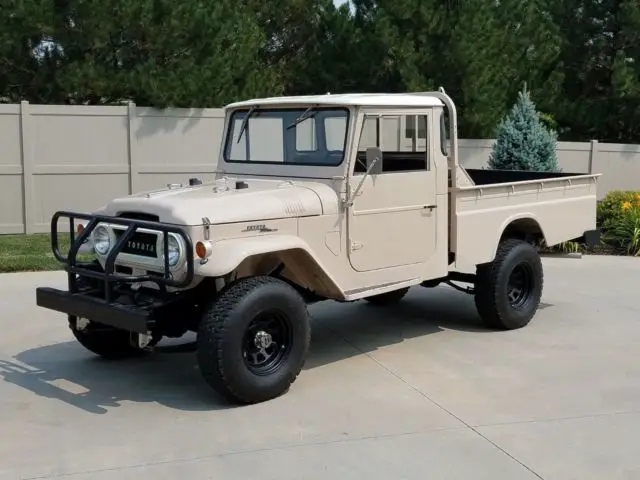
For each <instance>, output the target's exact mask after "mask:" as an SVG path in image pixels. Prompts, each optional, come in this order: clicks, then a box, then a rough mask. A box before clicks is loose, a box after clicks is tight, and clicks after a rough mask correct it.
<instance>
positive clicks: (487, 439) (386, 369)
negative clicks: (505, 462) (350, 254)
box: [314, 318, 544, 480]
mask: <svg viewBox="0 0 640 480" xmlns="http://www.w3.org/2000/svg"><path fill="white" fill-rule="evenodd" d="M314 320H316V321H318V322H319V323H322V321H321V320H318V319H317V318H314ZM323 326H324V327H325V328H326V329H327V330H329V331H330V332H332V333H333V334H334V335H337V336H338V337H340V338H341V339H342V340H343V341H344V342H345V343H347V344H348V345H351V346H352V347H353V348H355V349H356V350H357V351H358V352H360V353H361V354H362V355H365V356H367V357H368V358H369V359H370V360H372V361H373V362H375V363H376V364H377V365H378V366H379V367H380V368H382V369H383V370H385V371H386V372H387V373H389V374H391V375H393V376H394V377H395V378H396V379H398V380H399V381H401V382H402V383H404V384H405V385H406V386H408V387H409V388H411V389H412V390H413V391H414V392H416V393H418V394H419V395H421V396H422V397H424V398H425V399H426V400H428V401H429V402H431V403H432V404H433V405H435V406H436V407H438V408H440V409H441V410H442V411H444V412H446V413H447V414H449V415H450V416H452V417H453V418H455V419H456V420H457V421H458V422H460V423H461V424H462V425H464V426H465V427H466V428H468V429H469V430H471V431H472V432H474V433H475V434H476V435H478V436H479V437H480V438H482V439H484V440H485V441H486V442H488V443H490V444H491V445H493V446H494V447H495V448H497V449H498V450H500V451H501V452H502V453H503V454H505V455H506V456H507V457H509V458H511V459H512V460H513V461H514V462H516V463H518V464H520V466H522V467H523V468H524V469H526V470H528V471H529V472H530V473H531V474H532V475H535V476H536V477H537V478H539V479H540V480H544V478H543V477H542V476H541V475H540V474H539V473H538V472H536V471H535V470H534V469H533V468H531V467H529V466H528V465H527V464H525V463H524V462H522V461H520V460H518V459H517V458H516V457H514V456H513V455H511V454H510V453H509V452H507V451H506V450H505V449H504V448H502V447H501V446H499V445H498V444H497V443H495V442H494V441H492V440H490V439H489V438H487V437H486V436H484V435H483V434H482V433H481V432H479V431H478V430H477V429H476V428H475V427H474V426H472V425H471V424H469V423H467V422H465V421H464V420H463V419H462V418H460V417H459V416H458V415H456V414H455V413H453V412H452V411H451V410H448V409H447V408H445V407H443V406H442V405H440V404H439V403H438V402H436V401H435V400H434V399H433V398H431V397H430V396H429V395H428V394H426V393H425V392H423V391H422V390H420V389H419V388H417V387H416V386H414V385H412V384H411V383H409V382H408V381H406V380H405V379H404V378H402V377H401V376H400V375H399V374H398V373H396V372H395V371H393V370H392V369H391V368H389V367H387V366H386V365H384V364H383V363H381V362H379V361H378V360H377V359H376V358H375V357H374V356H373V355H371V354H370V353H368V352H366V351H364V350H363V349H361V348H360V347H358V346H357V345H356V344H355V343H353V342H351V341H350V340H349V339H347V338H346V337H345V336H344V335H342V334H341V333H340V332H338V331H336V330H334V329H333V328H331V327H329V326H328V325H326V324H325V325H323Z"/></svg>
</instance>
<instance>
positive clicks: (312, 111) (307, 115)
mask: <svg viewBox="0 0 640 480" xmlns="http://www.w3.org/2000/svg"><path fill="white" fill-rule="evenodd" d="M315 114H316V107H309V108H307V109H306V110H305V111H304V112H302V115H300V116H299V117H298V118H296V120H295V122H293V123H292V124H290V125H288V126H287V130H289V129H291V128H293V127H295V126H296V125H298V124H299V123H302V122H304V121H305V120H308V119H309V118H311V117H313V116H315Z"/></svg>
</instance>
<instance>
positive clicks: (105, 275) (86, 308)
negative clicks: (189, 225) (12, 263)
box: [36, 211, 194, 333]
mask: <svg viewBox="0 0 640 480" xmlns="http://www.w3.org/2000/svg"><path fill="white" fill-rule="evenodd" d="M62 218H67V219H68V220H69V237H70V240H71V244H70V245H71V246H70V249H69V253H68V255H67V256H66V257H65V256H64V255H62V254H61V253H60V246H59V243H58V222H59V220H60V219H62ZM77 220H84V221H86V222H88V223H87V225H86V226H85V227H84V229H83V230H82V232H81V233H80V234H79V235H77V236H76V225H77V223H76V221H77ZM101 223H107V224H111V225H120V226H123V227H126V231H125V232H124V233H123V234H122V235H121V236H120V237H119V238H118V240H117V241H116V243H115V245H114V246H113V247H112V248H111V250H110V251H109V253H108V255H107V257H106V259H105V264H104V268H103V269H98V268H96V264H95V262H88V263H87V262H80V261H78V253H79V251H80V247H81V246H82V245H83V244H84V243H85V242H86V241H87V240H88V239H89V237H90V235H91V233H92V232H93V231H94V230H95V228H96V227H97V226H98V225H100V224H101ZM141 228H143V229H149V230H153V231H156V232H158V234H159V235H162V237H163V253H164V271H163V272H162V274H161V275H148V274H146V275H123V274H119V273H117V272H116V259H117V258H118V255H119V254H120V253H122V251H123V249H124V247H125V245H126V244H127V242H128V241H129V240H130V239H131V238H132V237H133V236H134V234H135V233H136V231H137V230H138V229H141ZM169 234H175V235H178V236H180V237H181V238H182V240H183V241H184V244H185V246H186V252H185V254H186V274H185V275H184V277H183V278H181V279H179V280H175V279H174V278H173V276H172V274H171V270H170V267H169ZM51 249H52V251H53V255H54V256H55V258H56V259H57V260H58V261H59V262H61V263H62V265H63V267H64V269H65V271H66V272H67V274H68V287H69V289H68V291H64V290H59V289H55V288H49V287H39V288H37V289H36V302H37V304H38V305H39V306H41V307H44V308H48V309H51V310H55V311H58V312H62V313H66V314H67V315H69V316H70V317H83V318H87V319H89V320H91V321H94V322H97V323H101V324H105V325H109V326H112V327H116V328H120V329H124V330H129V331H132V332H137V333H148V332H149V331H151V330H152V329H153V326H154V312H155V311H157V310H158V309H161V308H163V307H164V306H166V305H167V304H168V303H172V300H171V297H170V296H168V295H167V287H176V288H182V287H187V286H188V285H190V284H191V282H192V281H193V277H194V267H193V264H194V262H193V260H194V255H193V244H192V242H191V239H190V238H189V236H188V235H187V234H186V233H185V232H184V231H182V229H180V228H179V227H177V226H173V225H168V224H165V223H160V222H152V221H147V220H137V219H131V218H122V217H112V216H105V215H90V214H83V213H75V212H66V211H61V212H56V213H55V214H54V215H53V217H52V219H51ZM82 277H85V278H88V279H93V280H97V281H98V282H99V284H102V285H101V288H98V289H96V288H87V287H84V286H83V287H81V286H79V279H80V278H82ZM140 282H153V283H155V284H156V285H158V287H159V290H160V295H158V297H157V298H155V299H153V301H151V302H147V303H145V304H144V305H139V304H135V303H133V304H128V303H121V302H118V301H114V296H115V288H114V287H115V285H116V284H132V283H140Z"/></svg>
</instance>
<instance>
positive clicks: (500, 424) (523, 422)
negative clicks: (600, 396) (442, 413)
mask: <svg viewBox="0 0 640 480" xmlns="http://www.w3.org/2000/svg"><path fill="white" fill-rule="evenodd" d="M639 413H640V410H628V411H626V410H625V411H622V412H605V413H590V414H587V415H576V416H571V417H550V418H539V419H535V420H514V421H512V422H497V423H482V424H477V425H473V427H474V428H490V427H508V426H510V425H527V424H529V423H547V422H569V421H572V420H584V419H587V418H599V417H612V416H619V415H637V414H639Z"/></svg>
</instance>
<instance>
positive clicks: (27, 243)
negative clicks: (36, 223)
mask: <svg viewBox="0 0 640 480" xmlns="http://www.w3.org/2000/svg"><path fill="white" fill-rule="evenodd" d="M59 243H60V251H61V252H62V253H63V254H66V252H67V251H68V249H69V239H68V235H60V242H59ZM45 270H62V267H61V265H60V262H58V261H57V260H56V259H55V257H54V256H53V253H52V252H51V243H50V240H49V234H32V235H0V273H7V272H30V271H33V272H35V271H45Z"/></svg>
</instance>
